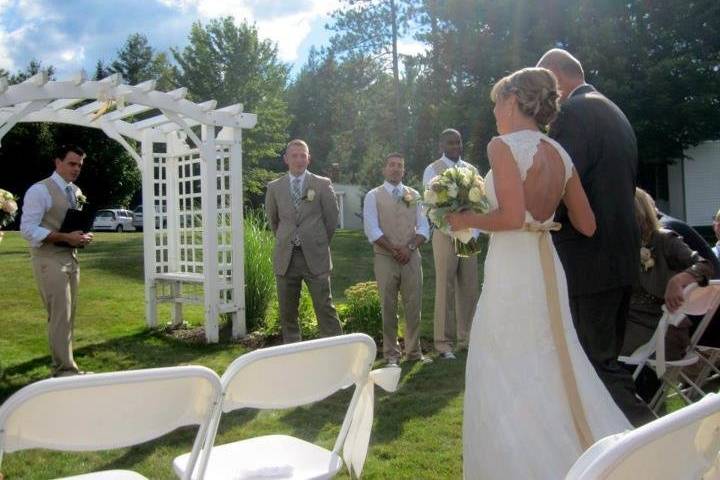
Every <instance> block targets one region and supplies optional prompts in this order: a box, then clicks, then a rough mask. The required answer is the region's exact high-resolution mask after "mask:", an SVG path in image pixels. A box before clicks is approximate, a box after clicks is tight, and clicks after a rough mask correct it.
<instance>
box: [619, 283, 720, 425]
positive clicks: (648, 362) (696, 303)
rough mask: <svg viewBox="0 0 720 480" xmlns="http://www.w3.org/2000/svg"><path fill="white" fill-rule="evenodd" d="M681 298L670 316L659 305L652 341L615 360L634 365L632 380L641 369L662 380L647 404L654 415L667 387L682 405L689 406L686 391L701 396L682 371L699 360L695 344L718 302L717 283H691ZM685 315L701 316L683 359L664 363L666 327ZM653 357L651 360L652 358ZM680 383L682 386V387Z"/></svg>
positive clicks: (679, 320) (676, 323) (719, 298)
mask: <svg viewBox="0 0 720 480" xmlns="http://www.w3.org/2000/svg"><path fill="white" fill-rule="evenodd" d="M684 296H685V301H684V302H683V304H682V306H681V307H680V308H679V309H678V310H677V311H676V312H675V313H670V312H669V311H668V310H667V309H666V307H665V305H663V307H662V311H663V315H662V317H661V318H660V321H659V322H658V325H657V328H656V329H655V332H654V333H653V336H652V338H651V339H650V340H649V341H648V342H647V343H646V344H644V345H641V346H640V347H638V348H637V349H636V350H635V351H634V352H633V353H632V355H630V356H621V357H619V358H618V360H619V361H621V362H622V363H625V364H627V365H634V366H636V368H635V371H634V372H633V378H637V377H638V375H639V374H640V372H641V371H642V369H643V367H644V366H648V367H650V368H651V369H653V370H654V371H655V373H656V375H657V377H658V378H659V379H661V380H662V383H661V385H660V388H659V389H658V391H657V392H656V393H655V395H654V397H653V398H652V400H651V401H650V403H649V406H650V408H652V409H653V411H655V412H656V413H657V411H658V410H659V409H660V408H661V407H662V405H663V403H664V401H665V397H666V395H667V393H668V388H669V389H672V390H674V391H675V392H676V393H677V394H678V395H679V396H680V397H681V398H682V399H683V401H684V402H685V403H686V404H690V403H692V399H691V398H690V396H689V395H690V392H694V393H695V394H697V395H698V396H701V397H702V396H704V395H705V392H704V391H703V390H702V388H701V387H700V385H698V384H697V383H696V382H695V381H693V379H691V378H690V377H689V376H688V375H687V374H686V373H685V372H683V369H684V368H686V367H689V366H691V365H694V364H696V363H697V362H698V360H699V359H700V357H701V355H700V354H699V353H698V350H697V342H698V341H699V339H700V338H701V337H702V335H703V333H704V332H705V329H707V326H708V325H709V324H710V320H711V319H712V317H713V315H714V312H715V310H716V309H717V307H718V303H719V302H720V281H718V280H712V281H710V283H709V284H708V285H707V286H705V287H700V286H698V284H697V283H692V284H690V285H688V286H687V287H686V288H685V291H684ZM687 315H704V317H703V320H702V321H701V322H700V324H699V325H698V327H697V328H696V329H695V332H694V333H693V336H692V338H691V341H690V345H689V347H688V349H687V352H686V353H685V355H684V356H683V358H681V359H678V360H665V334H666V333H667V329H668V326H670V325H675V326H677V325H679V324H680V322H681V321H682V320H683V319H684V318H685V317H686V316H687ZM653 355H654V356H655V358H652V357H653ZM680 381H682V384H683V385H686V387H683V386H682V385H681V384H680Z"/></svg>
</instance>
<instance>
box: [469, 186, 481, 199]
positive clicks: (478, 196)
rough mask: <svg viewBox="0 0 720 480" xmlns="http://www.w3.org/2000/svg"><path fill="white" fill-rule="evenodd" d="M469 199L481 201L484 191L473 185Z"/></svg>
mask: <svg viewBox="0 0 720 480" xmlns="http://www.w3.org/2000/svg"><path fill="white" fill-rule="evenodd" d="M468 200H470V201H471V202H473V203H479V202H480V201H481V200H482V192H481V191H480V189H479V188H477V187H472V188H471V189H470V191H469V192H468Z"/></svg>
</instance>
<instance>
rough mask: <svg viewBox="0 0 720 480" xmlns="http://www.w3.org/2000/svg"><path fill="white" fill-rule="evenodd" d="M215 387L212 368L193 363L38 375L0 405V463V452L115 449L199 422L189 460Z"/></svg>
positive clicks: (213, 399) (216, 379)
mask: <svg viewBox="0 0 720 480" xmlns="http://www.w3.org/2000/svg"><path fill="white" fill-rule="evenodd" d="M220 393H221V385H220V379H219V377H218V376H217V374H216V373H215V372H213V371H212V370H210V369H208V368H205V367H196V366H186V367H171V368H157V369H148V370H135V371H128V372H114V373H102V374H94V375H83V376H74V377H64V378H54V379H49V380H43V381H40V382H37V383H34V384H31V385H28V386H26V387H24V388H23V389H21V390H20V391H18V392H16V393H15V394H14V395H12V396H11V397H10V398H9V399H8V400H7V401H6V402H5V403H4V404H3V405H2V406H1V407H0V462H1V461H2V453H3V452H15V451H19V450H24V449H30V448H45V449H50V450H61V451H93V450H106V449H113V448H122V447H127V446H131V445H136V444H139V443H142V442H146V441H148V440H152V439H155V438H157V437H160V436H162V435H164V434H166V433H169V432H171V431H172V430H175V429H176V428H178V427H182V426H187V425H200V426H201V428H200V431H199V432H198V436H197V438H196V442H195V443H196V445H195V446H194V448H193V450H194V451H195V454H194V458H193V462H194V461H195V460H196V458H197V454H198V453H199V448H200V446H201V442H200V440H201V439H202V438H203V436H204V435H205V433H206V431H207V426H208V425H209V422H210V419H211V416H212V412H213V407H214V405H215V404H216V403H217V401H218V399H219V398H220Z"/></svg>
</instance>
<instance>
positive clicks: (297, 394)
mask: <svg viewBox="0 0 720 480" xmlns="http://www.w3.org/2000/svg"><path fill="white" fill-rule="evenodd" d="M375 352H376V347H375V342H374V341H373V340H372V338H370V337H368V336H367V335H363V334H351V335H343V336H339V337H331V338H323V339H319V340H312V341H309V342H299V343H293V344H288V345H281V346H277V347H270V348H265V349H261V350H256V351H254V352H250V353H248V354H246V355H243V356H241V357H239V358H238V359H236V360H235V361H234V362H233V363H232V364H231V365H230V366H229V367H228V369H227V370H226V371H225V373H224V374H223V376H222V379H221V380H222V384H223V392H224V398H223V403H222V408H223V411H225V412H229V411H232V410H236V409H238V408H258V409H280V408H290V407H296V406H299V405H306V404H308V403H312V402H315V401H318V400H322V399H323V398H326V397H328V396H330V395H332V394H333V393H335V392H337V391H338V390H340V389H343V388H346V387H349V386H351V385H353V384H355V383H358V382H359V381H361V380H363V379H366V378H367V376H368V372H369V371H370V368H371V367H372V363H373V361H374V360H375Z"/></svg>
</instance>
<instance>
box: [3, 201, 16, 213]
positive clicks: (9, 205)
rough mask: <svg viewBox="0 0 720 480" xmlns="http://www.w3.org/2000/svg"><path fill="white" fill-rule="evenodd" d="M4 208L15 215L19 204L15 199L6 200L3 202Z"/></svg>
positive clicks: (6, 211)
mask: <svg viewBox="0 0 720 480" xmlns="http://www.w3.org/2000/svg"><path fill="white" fill-rule="evenodd" d="M2 209H3V211H4V212H5V213H8V214H10V215H13V214H14V213H15V212H17V209H18V206H17V203H15V200H12V199H10V200H5V203H3V204H2Z"/></svg>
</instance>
